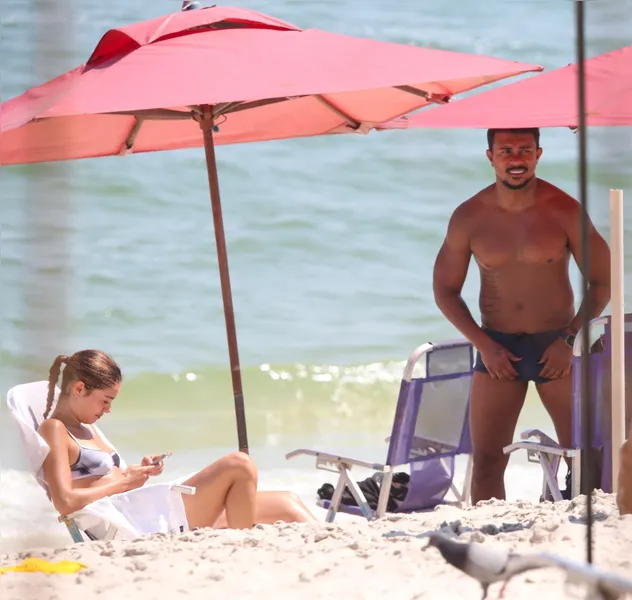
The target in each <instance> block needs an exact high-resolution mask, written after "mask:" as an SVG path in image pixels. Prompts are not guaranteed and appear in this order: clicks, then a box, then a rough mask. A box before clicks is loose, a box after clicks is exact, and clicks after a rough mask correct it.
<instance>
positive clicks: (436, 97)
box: [393, 85, 450, 104]
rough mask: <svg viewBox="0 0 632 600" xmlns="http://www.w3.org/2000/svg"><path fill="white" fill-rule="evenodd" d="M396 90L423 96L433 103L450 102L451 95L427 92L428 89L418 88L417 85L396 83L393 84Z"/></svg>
mask: <svg viewBox="0 0 632 600" xmlns="http://www.w3.org/2000/svg"><path fill="white" fill-rule="evenodd" d="M393 87H394V88H395V89H396V90H400V91H401V92H406V93H407V94H413V96H421V97H422V98H425V99H426V100H428V102H430V103H431V104H447V103H448V102H449V99H450V96H449V95H448V94H446V95H440V94H434V93H432V92H427V91H426V90H418V89H417V88H416V87H413V86H412V85H396V86H393Z"/></svg>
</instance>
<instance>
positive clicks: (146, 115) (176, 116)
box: [102, 108, 193, 121]
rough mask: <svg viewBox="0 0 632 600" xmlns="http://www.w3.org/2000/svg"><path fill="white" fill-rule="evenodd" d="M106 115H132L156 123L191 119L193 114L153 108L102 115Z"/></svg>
mask: <svg viewBox="0 0 632 600" xmlns="http://www.w3.org/2000/svg"><path fill="white" fill-rule="evenodd" d="M102 114H105V115H130V116H132V117H139V118H141V119H153V120H156V121H162V120H164V121H175V120H182V121H184V120H186V119H191V118H192V117H193V115H192V114H191V112H190V111H189V112H186V111H183V110H171V109H169V108H151V109H147V110H118V111H114V112H110V113H102Z"/></svg>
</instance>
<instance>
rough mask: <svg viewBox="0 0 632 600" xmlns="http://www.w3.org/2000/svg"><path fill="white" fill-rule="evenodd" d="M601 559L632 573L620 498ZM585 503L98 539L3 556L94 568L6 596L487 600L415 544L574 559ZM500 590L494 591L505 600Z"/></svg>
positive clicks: (599, 511)
mask: <svg viewBox="0 0 632 600" xmlns="http://www.w3.org/2000/svg"><path fill="white" fill-rule="evenodd" d="M593 509H594V512H593V514H594V516H595V526H594V539H595V550H594V563H595V565H597V566H599V567H600V568H603V569H605V570H607V571H609V572H612V573H617V574H620V575H623V576H627V577H630V574H631V573H632V566H631V565H632V515H629V516H624V517H621V516H619V514H618V511H617V508H616V504H615V500H614V497H613V496H612V495H608V494H603V493H601V492H598V493H597V494H596V496H595V500H594V504H593ZM584 516H585V498H583V497H578V498H576V499H575V500H573V501H570V502H569V501H563V502H559V503H557V504H552V503H543V504H532V503H530V502H526V501H519V502H500V501H495V500H494V501H491V502H486V503H481V504H480V505H478V506H476V507H470V508H466V509H459V508H456V507H447V506H446V507H440V508H438V509H437V510H435V511H432V512H429V513H425V514H416V515H390V516H387V517H385V518H384V519H382V520H379V521H376V522H372V523H367V522H366V521H363V520H360V519H350V518H343V519H341V520H340V522H336V523H334V524H326V523H323V522H319V523H315V524H309V525H297V524H284V523H278V524H275V525H266V526H257V527H255V528H254V529H252V530H250V531H236V530H224V531H214V530H196V531H189V532H186V533H184V534H182V535H179V536H175V537H171V536H164V535H157V536H152V537H148V538H144V539H138V540H135V541H133V542H122V541H121V542H116V541H114V542H88V543H85V544H79V545H69V546H68V547H65V548H58V549H55V550H52V549H41V550H38V549H33V550H31V551H30V552H23V553H20V554H13V555H6V554H5V555H2V556H1V557H0V566H9V565H14V564H17V563H19V562H20V561H21V560H23V559H24V558H26V557H27V556H34V557H39V558H44V559H46V560H50V561H59V560H72V561H79V562H81V563H84V564H85V565H87V566H88V568H87V569H85V570H83V571H80V572H79V573H77V574H57V575H45V574H41V573H6V574H4V575H0V596H1V597H2V599H3V600H25V599H30V598H38V599H40V600H55V599H62V598H69V597H70V595H71V594H75V593H80V594H81V596H82V597H84V598H104V599H105V598H108V599H109V598H112V599H115V598H116V599H117V600H118V599H120V600H123V599H125V598H130V599H134V600H153V599H154V598H178V597H184V598H194V599H197V598H200V599H202V598H204V599H208V598H244V599H249V598H257V599H260V598H264V597H268V596H269V595H270V596H273V597H274V598H276V599H277V600H283V599H290V598H292V599H294V598H299V597H305V598H310V599H317V598H345V599H346V600H352V599H356V598H357V599H372V598H376V599H377V598H384V597H388V596H395V597H397V598H398V600H407V599H411V600H412V599H414V598H415V599H416V598H427V599H429V600H430V599H435V598H436V599H441V600H449V599H451V598H459V599H466V598H476V599H479V598H480V597H481V588H480V586H479V585H478V584H477V582H475V581H473V580H472V579H470V578H468V577H467V576H465V575H463V574H462V573H461V572H460V571H457V570H456V569H454V568H453V567H452V566H450V565H448V564H446V563H445V562H444V560H443V559H442V558H441V556H440V554H439V553H438V551H437V550H436V549H434V548H430V549H428V550H426V551H423V548H424V546H425V545H426V543H427V541H426V540H425V539H423V538H419V537H416V536H417V535H418V534H421V533H423V532H426V531H428V530H437V529H442V530H443V531H444V532H446V533H448V534H450V535H455V536H456V539H458V540H461V541H477V542H483V543H485V544H490V545H491V544H494V545H499V546H503V547H506V548H510V549H512V550H514V551H517V552H524V553H532V552H551V553H555V554H557V555H559V556H561V557H565V558H567V559H571V560H576V561H580V562H581V561H583V560H584V557H585V535H586V528H585V525H584ZM500 587H501V584H494V585H493V586H492V587H491V588H490V592H489V596H488V597H489V598H497V597H498V593H499V590H500ZM578 592H579V590H578V589H577V588H573V587H568V588H567V587H566V586H565V584H564V573H563V572H562V571H561V570H560V569H558V568H545V569H540V570H538V571H532V572H530V573H526V574H523V575H520V576H517V577H515V578H514V579H513V580H512V581H511V582H510V583H509V586H508V588H507V591H506V597H507V598H512V599H513V598H515V599H516V600H519V599H522V598H524V599H527V598H529V599H533V598H535V597H546V598H555V599H556V600H562V599H564V598H577V597H582V596H581V595H580V596H578V595H577V594H578Z"/></svg>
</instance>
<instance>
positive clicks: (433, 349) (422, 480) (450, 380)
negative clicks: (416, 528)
mask: <svg viewBox="0 0 632 600" xmlns="http://www.w3.org/2000/svg"><path fill="white" fill-rule="evenodd" d="M473 365H474V349H473V347H472V345H471V344H470V343H469V342H467V341H463V340H456V341H447V342H439V343H426V344H423V345H421V346H419V347H418V348H417V349H416V350H415V351H414V352H413V353H412V354H411V356H410V358H409V359H408V363H407V364H406V367H405V369H404V375H403V378H402V382H401V386H400V391H399V398H398V401H397V406H396V409H395V418H394V422H393V428H392V433H391V435H390V437H389V438H387V442H388V443H389V447H388V452H387V455H386V461H385V462H384V463H370V462H366V461H361V460H356V459H352V458H346V457H342V456H336V455H335V454H329V453H326V452H320V451H318V450H310V449H303V448H301V449H297V450H294V451H292V452H290V453H288V454H287V455H286V459H291V458H294V457H296V456H300V455H308V456H314V457H315V458H316V468H318V469H322V470H325V471H333V472H334V473H337V474H338V481H337V483H336V486H335V489H334V492H333V495H332V498H331V500H319V501H318V504H319V505H320V506H322V507H323V508H326V509H328V512H327V517H326V520H327V521H328V522H332V521H333V520H334V519H335V517H336V514H337V513H338V512H346V513H351V514H355V515H363V516H364V517H366V518H367V519H369V520H372V519H376V518H380V517H382V516H384V514H385V513H386V512H387V506H388V503H389V497H390V492H391V487H392V482H393V474H394V472H395V471H396V469H398V468H401V467H403V466H407V467H409V469H410V479H409V482H408V490H407V492H406V496H405V498H404V499H403V500H401V501H400V502H398V503H397V507H396V508H395V509H394V510H392V511H389V512H398V513H408V512H420V511H426V510H432V509H433V508H434V507H436V506H437V505H439V504H442V503H449V501H448V500H447V499H446V495H447V494H448V492H450V491H451V492H452V493H453V494H454V496H455V502H456V503H469V498H470V481H471V473H472V468H471V467H472V456H471V440H470V430H469V393H470V384H471V380H472V373H473ZM415 367H420V370H421V374H420V375H419V376H415V377H413V371H414V370H415ZM458 455H469V458H468V463H467V468H466V474H465V481H464V483H463V486H462V488H461V490H459V489H458V487H457V486H456V485H455V483H454V466H455V459H456V457H457V456H458ZM353 466H358V467H364V468H368V469H371V470H373V471H374V472H375V474H379V476H378V479H380V480H381V481H380V484H379V490H380V491H379V499H378V501H377V505H376V506H375V507H374V508H372V507H371V506H370V505H369V503H368V501H367V499H366V497H365V494H364V493H363V492H362V490H361V489H360V486H359V485H358V484H357V482H355V481H354V480H353V479H352V477H351V469H352V467H353ZM345 488H348V489H349V491H350V493H351V494H352V496H353V498H354V499H355V502H356V504H357V505H352V504H345V503H344V502H343V501H342V500H343V493H344V492H345Z"/></svg>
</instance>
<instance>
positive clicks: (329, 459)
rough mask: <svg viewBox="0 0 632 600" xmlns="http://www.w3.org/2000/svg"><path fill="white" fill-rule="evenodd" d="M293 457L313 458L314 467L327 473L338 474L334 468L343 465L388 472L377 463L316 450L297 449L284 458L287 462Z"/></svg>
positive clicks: (383, 466) (386, 468)
mask: <svg viewBox="0 0 632 600" xmlns="http://www.w3.org/2000/svg"><path fill="white" fill-rule="evenodd" d="M295 456H314V457H315V458H316V467H317V468H319V469H320V468H325V470H327V471H335V472H338V469H337V468H335V466H336V465H345V466H346V467H347V468H351V467H352V466H355V467H364V468H366V469H372V470H374V471H386V470H388V467H386V466H385V465H382V464H379V463H371V462H367V461H364V460H357V459H355V458H349V457H346V456H338V455H337V454H328V453H327V452H320V451H318V450H309V449H307V448H298V449H296V450H293V451H292V452H288V453H287V454H286V455H285V458H286V460H289V459H291V458H294V457H295ZM327 465H332V466H334V468H326V466H327Z"/></svg>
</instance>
